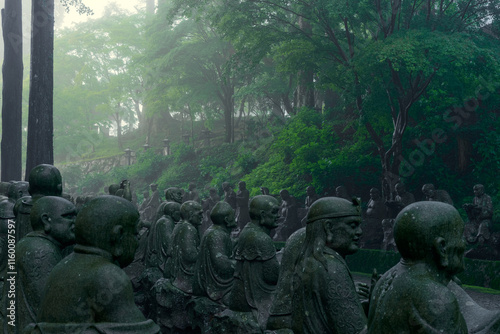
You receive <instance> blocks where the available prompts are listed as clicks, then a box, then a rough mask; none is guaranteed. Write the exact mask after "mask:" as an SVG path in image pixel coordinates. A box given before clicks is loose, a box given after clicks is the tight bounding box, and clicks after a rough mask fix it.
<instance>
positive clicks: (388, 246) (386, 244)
mask: <svg viewBox="0 0 500 334" xmlns="http://www.w3.org/2000/svg"><path fill="white" fill-rule="evenodd" d="M382 230H383V231H384V240H382V250H387V251H396V250H397V247H396V242H395V241H394V219H383V220H382Z"/></svg>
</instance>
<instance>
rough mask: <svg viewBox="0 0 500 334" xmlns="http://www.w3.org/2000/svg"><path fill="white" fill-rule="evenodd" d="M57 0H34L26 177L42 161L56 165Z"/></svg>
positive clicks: (42, 162)
mask: <svg viewBox="0 0 500 334" xmlns="http://www.w3.org/2000/svg"><path fill="white" fill-rule="evenodd" d="M53 59H54V0H43V1H40V0H33V1H32V12H31V73H30V95H29V115H28V141H27V145H28V147H27V152H26V176H25V178H26V179H28V176H29V173H30V171H31V169H33V167H35V166H37V165H39V164H51V165H53V164H54V143H53V136H54V124H53V90H54V78H53V75H54V62H53Z"/></svg>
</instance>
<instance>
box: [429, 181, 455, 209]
mask: <svg viewBox="0 0 500 334" xmlns="http://www.w3.org/2000/svg"><path fill="white" fill-rule="evenodd" d="M422 192H423V193H424V195H425V198H426V200H427V201H437V202H443V203H447V204H450V205H453V200H452V199H451V197H450V195H449V194H448V192H447V191H446V190H443V189H435V188H434V185H433V184H432V183H427V184H424V185H423V186H422Z"/></svg>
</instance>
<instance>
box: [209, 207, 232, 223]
mask: <svg viewBox="0 0 500 334" xmlns="http://www.w3.org/2000/svg"><path fill="white" fill-rule="evenodd" d="M210 219H211V220H212V222H213V223H214V224H215V225H222V226H226V227H229V228H234V227H236V220H235V219H234V209H233V208H232V207H231V205H229V204H228V203H227V202H217V204H215V206H214V207H213V209H212V211H211V212H210Z"/></svg>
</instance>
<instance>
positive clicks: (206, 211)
mask: <svg viewBox="0 0 500 334" xmlns="http://www.w3.org/2000/svg"><path fill="white" fill-rule="evenodd" d="M208 192H209V196H208V198H207V199H205V200H204V201H203V202H202V204H201V205H202V207H203V222H202V224H201V227H200V235H203V234H204V233H205V231H206V230H207V229H208V228H209V227H210V225H212V219H211V218H210V212H212V209H213V208H214V206H215V205H216V204H217V203H218V202H219V201H220V197H219V195H217V190H216V189H215V188H210V190H209V191H208Z"/></svg>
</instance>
